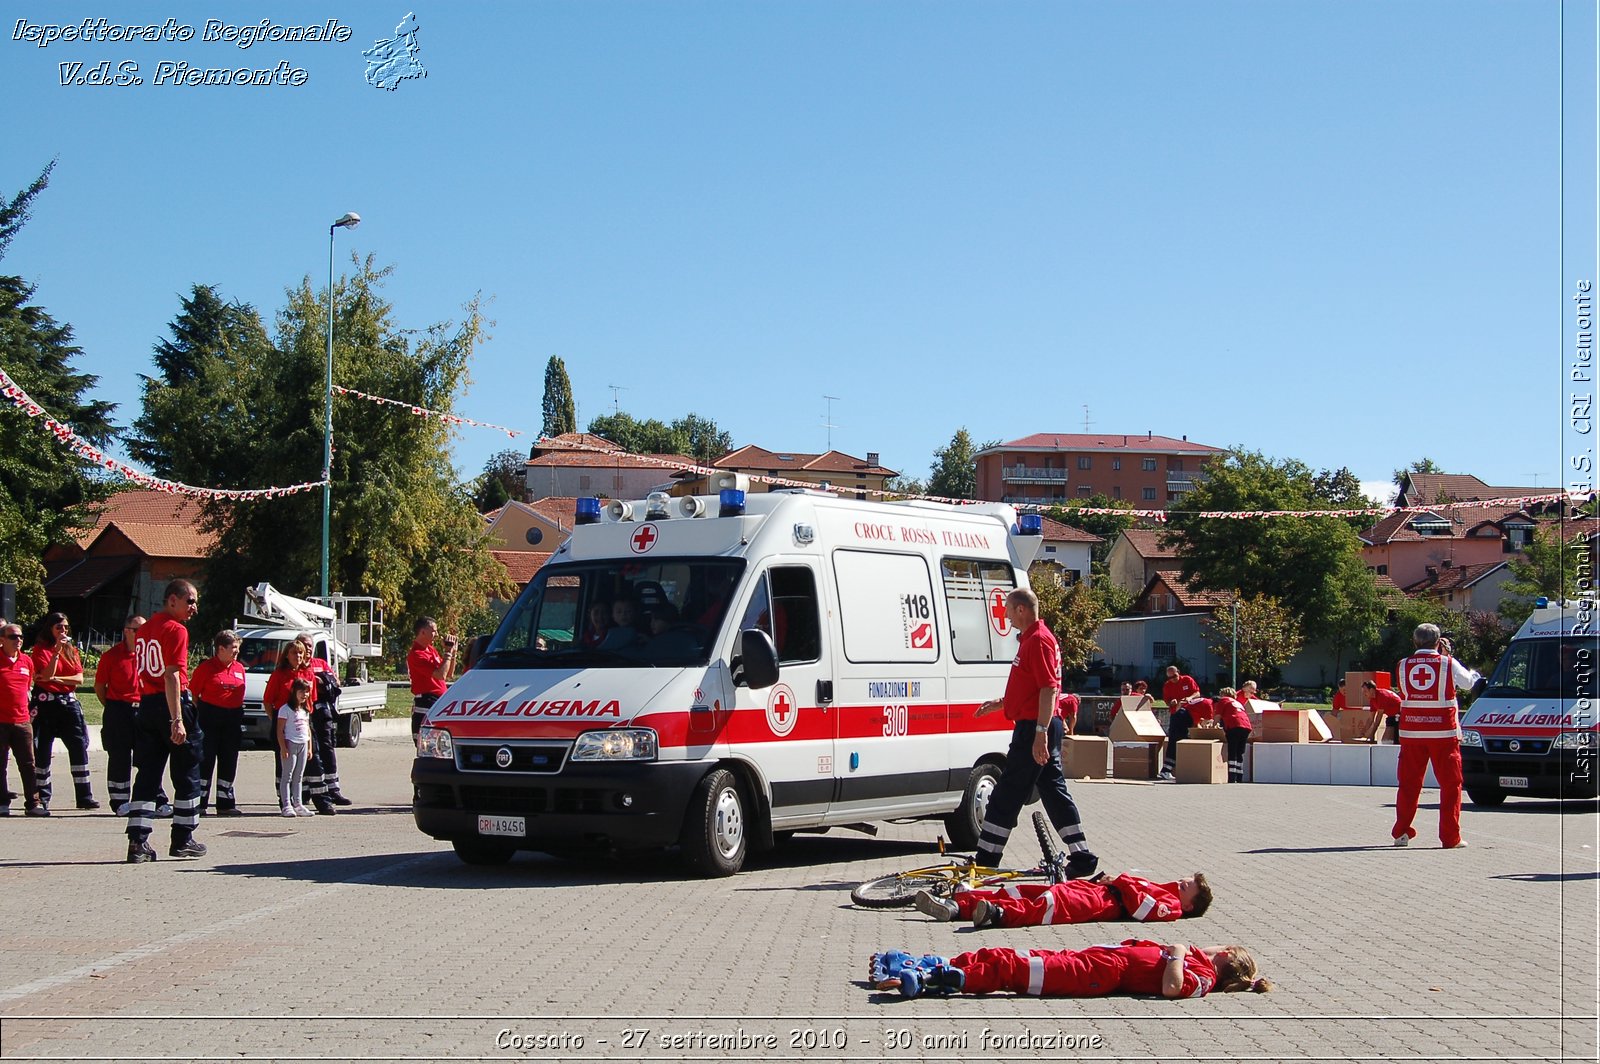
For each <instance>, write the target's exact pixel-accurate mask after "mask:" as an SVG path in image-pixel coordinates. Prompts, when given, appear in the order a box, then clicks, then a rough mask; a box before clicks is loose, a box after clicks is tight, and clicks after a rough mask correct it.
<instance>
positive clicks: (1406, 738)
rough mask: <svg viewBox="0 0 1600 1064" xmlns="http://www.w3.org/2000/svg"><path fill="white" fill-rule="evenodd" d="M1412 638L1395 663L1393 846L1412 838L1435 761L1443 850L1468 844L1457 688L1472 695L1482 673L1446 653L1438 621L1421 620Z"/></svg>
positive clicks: (1407, 843) (1479, 683) (1477, 687)
mask: <svg viewBox="0 0 1600 1064" xmlns="http://www.w3.org/2000/svg"><path fill="white" fill-rule="evenodd" d="M1411 642H1412V643H1413V644H1414V645H1415V646H1416V648H1417V649H1416V652H1415V653H1414V654H1412V655H1411V656H1410V657H1408V658H1401V659H1400V663H1399V664H1398V665H1396V666H1395V682H1396V683H1397V684H1398V685H1399V689H1400V690H1399V694H1400V788H1399V791H1398V793H1397V794H1396V796H1395V803H1394V813H1395V817H1394V830H1393V831H1391V832H1390V833H1389V834H1390V835H1392V836H1393V837H1394V844H1395V845H1396V846H1409V845H1410V844H1411V840H1412V839H1414V838H1416V835H1417V832H1416V829H1415V828H1413V827H1412V826H1411V822H1412V820H1414V819H1416V815H1417V799H1418V797H1419V796H1420V795H1421V793H1422V779H1423V776H1424V775H1425V774H1426V773H1427V771H1428V766H1429V765H1430V764H1432V765H1433V774H1434V776H1435V778H1437V779H1438V781H1439V842H1440V844H1441V845H1443V846H1444V848H1445V849H1447V850H1453V849H1458V848H1460V847H1462V846H1465V845H1466V842H1464V841H1463V840H1462V838H1461V727H1460V725H1459V723H1458V722H1457V719H1456V714H1457V706H1456V689H1457V687H1466V688H1468V689H1470V690H1471V691H1472V693H1473V694H1476V693H1477V692H1478V691H1480V690H1482V684H1483V682H1484V680H1483V677H1482V676H1480V675H1478V674H1477V673H1476V672H1473V671H1472V670H1471V669H1469V668H1467V667H1466V666H1465V665H1462V664H1461V663H1460V662H1459V661H1457V660H1455V659H1454V658H1453V657H1451V656H1450V643H1449V641H1447V640H1444V639H1442V638H1441V637H1440V635H1439V626H1438V625H1436V624H1419V625H1417V629H1416V631H1415V632H1413V633H1412V636H1411Z"/></svg>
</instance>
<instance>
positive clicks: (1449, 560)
mask: <svg viewBox="0 0 1600 1064" xmlns="http://www.w3.org/2000/svg"><path fill="white" fill-rule="evenodd" d="M1453 565H1455V559H1453V558H1446V559H1445V560H1444V561H1442V562H1440V563H1439V568H1441V569H1449V568H1450V567H1452V566H1453Z"/></svg>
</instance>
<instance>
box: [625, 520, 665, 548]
mask: <svg viewBox="0 0 1600 1064" xmlns="http://www.w3.org/2000/svg"><path fill="white" fill-rule="evenodd" d="M660 535H661V534H660V533H659V532H657V531H656V526H655V525H640V526H639V531H637V532H635V533H634V534H633V535H632V536H630V537H629V538H628V546H630V547H632V548H633V553H635V554H645V553H648V552H649V550H650V548H651V547H653V546H655V545H656V540H657V539H658V538H659V537H660Z"/></svg>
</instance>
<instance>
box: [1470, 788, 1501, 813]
mask: <svg viewBox="0 0 1600 1064" xmlns="http://www.w3.org/2000/svg"><path fill="white" fill-rule="evenodd" d="M1467 797H1468V798H1471V799H1472V804H1473V805H1481V806H1483V807H1484V808H1485V809H1490V808H1493V807H1494V806H1497V805H1504V804H1505V801H1506V792H1505V791H1502V790H1501V789H1500V788H1499V787H1491V786H1478V787H1468V788H1467Z"/></svg>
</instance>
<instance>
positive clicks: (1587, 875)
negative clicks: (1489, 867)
mask: <svg viewBox="0 0 1600 1064" xmlns="http://www.w3.org/2000/svg"><path fill="white" fill-rule="evenodd" d="M1489 878H1490V879H1510V880H1516V881H1518V882H1521V883H1581V882H1584V881H1586V880H1594V879H1600V872H1513V873H1511V874H1509V875H1503V876H1490V877H1489Z"/></svg>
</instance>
